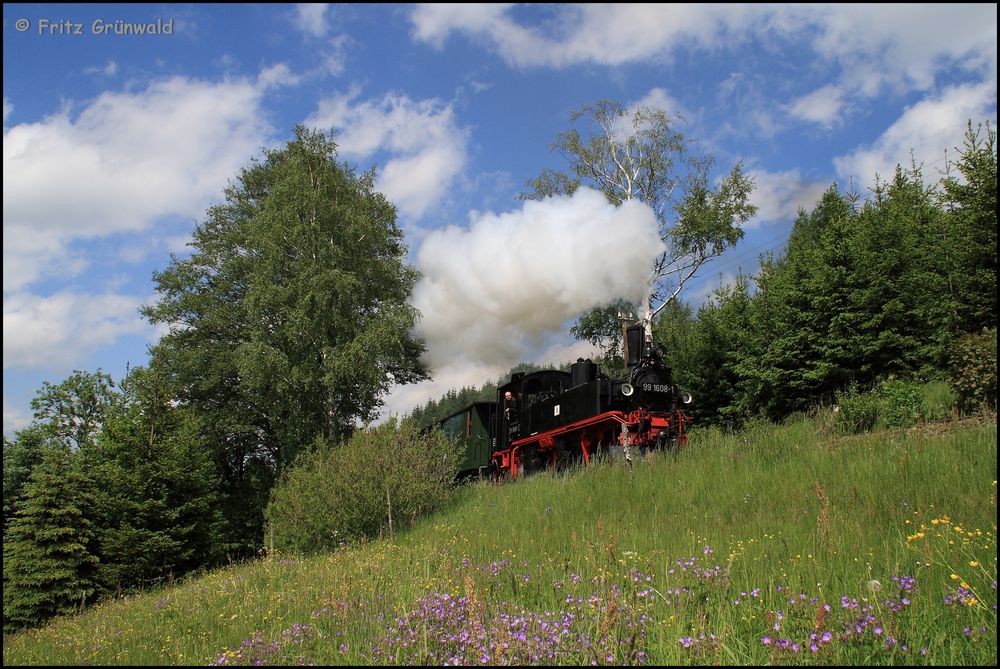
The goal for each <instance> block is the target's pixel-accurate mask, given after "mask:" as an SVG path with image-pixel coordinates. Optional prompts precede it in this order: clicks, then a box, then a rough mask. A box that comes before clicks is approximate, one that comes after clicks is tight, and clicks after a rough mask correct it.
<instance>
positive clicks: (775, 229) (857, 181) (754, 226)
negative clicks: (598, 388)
mask: <svg viewBox="0 0 1000 669" xmlns="http://www.w3.org/2000/svg"><path fill="white" fill-rule="evenodd" d="M3 12H4V28H3V29H4V40H3V49H4V55H3V68H4V72H3V88H4V90H3V105H4V124H3V132H4V168H3V169H4V223H3V236H4V238H3V256H4V277H3V294H4V298H3V300H4V352H3V360H4V413H3V415H4V419H3V425H4V433H5V434H7V435H10V434H11V433H12V431H13V430H16V429H18V428H20V427H23V426H25V425H26V424H27V423H28V422H30V419H31V411H30V400H31V398H32V397H33V396H34V394H35V392H36V390H37V389H38V388H40V387H41V384H42V382H43V381H50V382H53V383H57V382H59V381H61V380H62V379H64V378H65V377H66V376H67V375H68V374H69V373H71V372H72V370H74V369H82V370H88V371H94V370H96V369H98V368H101V369H103V370H104V371H106V372H109V373H111V374H112V375H113V376H114V377H115V378H116V379H118V378H120V377H121V375H122V374H123V373H124V371H125V366H126V364H132V365H138V364H144V363H145V361H146V360H147V354H146V350H147V347H148V346H149V345H151V344H153V343H155V341H156V339H157V337H158V336H159V335H160V334H161V333H162V331H157V330H156V329H154V328H153V327H152V326H150V325H149V324H148V323H146V322H145V321H143V320H142V319H141V318H140V317H139V315H138V313H137V308H138V307H139V306H140V305H141V304H144V303H148V302H150V301H152V300H154V299H155V294H154V291H153V284H152V281H151V275H152V273H153V272H154V271H155V270H157V269H163V268H164V267H165V266H166V264H167V262H168V259H169V254H170V253H171V252H173V253H181V254H183V253H184V252H185V243H186V242H187V241H188V240H189V238H190V233H191V231H192V229H193V228H194V225H195V223H196V222H197V221H199V220H201V219H202V217H203V214H204V211H205V209H206V207H208V206H210V205H211V204H212V203H214V202H219V201H220V200H221V199H222V190H223V188H224V187H225V185H226V184H227V183H228V181H229V180H230V179H232V178H233V177H235V175H237V174H238V172H239V169H240V168H241V167H242V166H244V165H246V164H247V163H248V162H249V160H250V159H251V158H252V157H254V156H259V155H260V153H261V149H262V147H274V146H279V145H281V144H282V143H283V142H284V141H286V140H288V139H289V137H290V136H291V131H292V128H293V127H294V125H295V124H297V123H304V124H306V125H310V126H315V127H320V128H327V129H328V128H335V129H336V131H337V133H338V135H337V141H338V143H339V145H340V157H341V158H342V159H343V160H345V161H347V162H349V163H351V164H353V165H356V166H357V167H358V168H360V169H363V170H366V169H369V168H371V167H373V166H374V167H375V168H376V169H377V171H378V179H379V181H378V185H379V188H380V189H381V190H382V191H383V192H385V193H386V194H387V195H388V196H389V198H390V199H391V200H392V201H393V202H394V203H395V204H396V205H397V208H398V212H399V219H398V220H399V223H400V225H401V227H402V229H403V230H404V231H405V232H406V235H407V240H408V243H409V248H410V260H411V261H412V262H414V263H416V264H418V266H419V267H420V269H421V270H422V271H424V273H425V274H434V275H435V276H437V275H438V274H440V280H441V281H445V280H449V279H450V280H461V281H465V282H467V283H469V284H472V285H479V284H481V283H483V282H484V281H485V280H486V276H487V275H488V274H489V273H490V272H491V271H493V270H496V269H497V268H498V267H501V268H502V267H506V265H505V263H506V262H507V260H508V259H505V258H504V257H503V255H502V254H503V249H505V248H509V247H510V243H509V242H510V239H512V237H513V235H516V234H519V233H525V234H529V236H530V232H531V230H532V229H535V230H541V228H540V227H537V226H541V225H542V223H540V222H539V221H540V220H541V219H540V218H538V217H539V216H544V215H547V214H546V213H545V212H541V211H539V210H535V209H530V208H528V207H525V205H524V203H523V202H519V201H517V200H516V195H517V193H519V192H520V191H522V190H524V184H525V181H526V180H527V179H530V178H533V177H536V176H538V174H539V173H540V172H541V170H543V169H545V168H552V169H563V168H565V167H566V165H565V163H564V162H563V160H562V158H561V157H560V156H559V155H558V154H555V153H553V152H552V151H551V150H550V148H549V147H550V145H551V143H552V141H553V140H554V139H555V137H556V136H557V134H558V133H559V132H560V131H562V130H565V129H567V128H568V127H569V116H570V114H571V112H573V111H574V110H576V109H579V108H580V107H581V106H582V105H585V104H588V103H592V102H595V101H597V100H600V99H605V98H608V99H614V100H618V101H620V102H621V103H622V104H623V105H626V106H630V107H632V106H636V105H642V104H646V105H654V106H659V107H662V108H665V109H666V110H667V111H669V112H671V113H680V114H682V115H683V116H684V118H685V119H686V122H685V124H684V125H683V126H682V127H681V129H682V130H683V131H684V133H685V134H686V135H687V136H688V137H689V138H691V139H694V140H697V142H698V146H699V147H700V148H701V150H703V151H704V152H706V153H710V154H712V155H714V156H715V158H716V160H717V164H718V166H719V172H720V174H721V173H723V172H727V171H728V170H729V168H730V167H731V166H732V165H733V164H734V163H736V162H737V161H742V163H743V164H744V167H745V169H746V170H747V171H748V172H749V173H750V174H751V175H752V176H754V178H755V179H756V182H757V189H756V191H755V193H754V197H753V201H754V203H755V204H757V206H758V207H759V208H760V212H759V214H758V216H757V217H756V218H755V219H754V220H752V221H750V222H749V223H748V224H747V226H746V229H745V232H746V234H745V237H744V239H743V241H741V242H740V244H739V245H738V246H737V248H735V249H733V250H732V251H731V252H729V253H728V254H727V255H726V256H724V257H722V258H720V259H718V260H716V261H714V262H713V263H711V264H710V265H708V266H707V267H706V268H705V269H704V270H703V271H702V273H701V275H700V276H699V277H698V278H696V279H695V280H694V281H693V282H692V283H691V284H689V287H688V289H687V293H686V299H688V300H689V301H692V302H695V303H697V302H699V301H701V300H703V299H704V296H705V295H706V294H707V293H708V292H709V291H711V290H712V289H713V288H715V287H717V286H718V285H719V283H720V282H724V281H727V280H731V279H732V277H733V276H734V275H735V274H736V272H737V271H738V270H739V269H740V268H742V269H743V270H744V271H746V272H750V273H752V272H753V271H754V270H755V269H756V266H757V256H758V255H759V254H760V253H761V252H763V251H768V250H774V251H776V252H780V251H781V249H782V247H783V244H784V240H785V237H786V236H787V234H788V231H789V229H790V226H791V222H792V220H793V218H794V216H795V214H796V211H797V210H798V209H799V208H800V207H806V208H809V207H811V206H812V205H813V204H814V203H815V201H816V199H817V197H818V196H819V194H820V193H822V191H823V190H825V189H826V188H828V187H829V186H830V184H831V183H833V182H837V183H839V184H840V185H841V186H842V187H843V188H845V189H846V188H849V187H851V186H852V185H853V188H854V189H855V190H856V191H858V192H859V193H862V194H864V193H866V192H867V191H866V189H867V187H868V186H870V185H871V183H872V181H873V178H874V176H875V174H876V173H878V174H881V175H883V176H888V175H891V173H892V170H893V168H894V166H895V164H896V163H897V162H900V161H902V162H908V161H909V160H910V156H911V151H912V156H913V157H914V159H915V160H916V161H917V162H918V163H921V164H923V165H924V170H925V173H926V174H927V175H929V176H931V175H936V174H937V171H938V170H940V169H941V168H943V167H944V165H945V160H944V156H945V150H946V149H949V150H950V149H953V147H955V146H958V145H960V144H961V136H962V134H963V131H964V128H965V123H966V121H967V120H968V119H972V120H973V121H975V122H978V121H991V122H992V123H994V124H995V123H996V96H997V92H996V81H997V33H996V19H997V8H996V5H995V4H979V5H944V4H920V5H905V4H894V5H832V6H827V5H804V6H803V5H732V4H727V5H691V6H684V5H650V4H643V5H621V4H619V5H613V6H611V5H589V4H588V5H429V6H419V5H330V6H325V5H299V6H296V5H207V6H202V5H191V4H185V5H176V6H175V5H86V4H79V5H19V4H5V5H4V9H3ZM126 24H153V25H154V26H159V27H160V34H143V35H135V34H119V33H120V32H121V30H122V28H123V27H124V26H125V25H126ZM75 33H80V34H75ZM952 155H953V152H952ZM605 213H607V212H605ZM592 220H594V219H593V217H589V216H582V218H579V219H573V218H569V219H566V221H563V222H560V224H565V225H569V226H570V227H569V228H567V230H570V231H571V230H587V228H585V227H584V226H586V225H588V224H589V222H590V221H592ZM609 220H610V219H609ZM567 221H568V222H567ZM574 221H577V222H574ZM612 224H614V222H613V221H612V222H611V223H609V225H612ZM447 226H457V228H455V227H452V228H448V227H447ZM532 226H536V227H535V228H533V227H532ZM573 226H577V227H573ZM505 230H506V231H508V232H509V233H510V234H509V235H508V236H507V238H506V242H505V235H504V231H505ZM525 231H527V232H525ZM474 233H475V234H474ZM571 236H572V235H571ZM577 237H586V238H587V239H590V240H594V239H597V238H598V237H595V236H593V235H591V234H590V233H589V232H585V233H584V234H582V235H577ZM542 239H544V235H541V234H539V241H538V242H537V244H535V245H534V246H531V245H528V246H525V247H522V248H521V251H520V256H519V261H520V262H522V263H525V262H530V266H531V268H533V269H538V268H539V267H540V266H541V265H542V264H544V263H545V260H546V258H548V259H549V260H552V259H553V258H556V256H553V248H552V247H551V246H549V245H547V244H549V243H548V242H543V241H541V240H542ZM578 241H579V240H578ZM582 241H586V239H584V240H582ZM582 241H581V243H582ZM425 243H426V249H424V246H425ZM574 243H576V242H574ZM476 244H482V245H489V244H493V245H494V246H493V247H489V248H495V249H496V252H495V255H489V254H488V255H487V256H486V257H483V258H481V259H480V261H479V262H477V263H472V262H468V260H469V259H472V258H476V257H479V256H478V255H477V253H478V251H476V252H473V251H472V250H471V249H473V247H474V246H475V245H476ZM633 246H635V245H633ZM422 249H423V252H422ZM592 251H593V249H582V250H581V251H580V252H581V253H589V252H592ZM533 254H537V257H538V259H537V260H535V256H534V255H533ZM445 257H449V258H452V259H454V258H455V257H462V258H465V259H466V260H467V262H465V263H464V264H462V263H457V264H456V263H451V261H445V260H443V258H445ZM556 259H557V258H556ZM512 262H513V261H512ZM552 262H555V261H552ZM435 263H441V264H440V265H439V264H435ZM449 263H451V264H449ZM511 267H513V265H511ZM521 276H524V275H523V274H521ZM540 280H543V281H546V282H547V285H555V284H556V283H557V282H558V281H559V279H558V278H553V277H551V276H550V277H548V278H546V277H541V279H540ZM562 297H563V294H562V293H559V294H558V295H553V297H552V299H553V300H559V299H561V298H562ZM515 302H516V300H515ZM427 304H430V303H427ZM566 304H568V305H569V307H567V308H575V307H576V306H579V305H578V304H577V303H575V302H572V301H567V302H566ZM564 306H565V304H564ZM519 308H524V309H530V310H531V314H538V313H541V312H546V311H553V313H552V314H550V315H551V318H549V319H548V320H545V319H541V320H539V321H538V322H537V323H534V324H533V326H532V327H534V329H533V330H531V331H530V332H525V333H514V330H509V329H508V330H504V332H505V333H508V334H510V333H514V334H515V335H516V336H517V337H520V338H519V339H518V345H517V346H514V347H512V348H510V350H506V351H503V352H502V353H503V355H500V354H499V353H498V354H497V355H494V356H482V357H477V354H476V347H469V346H463V344H462V343H461V342H457V341H456V340H454V339H452V340H447V339H442V340H441V341H433V342H431V343H432V344H433V347H432V348H434V350H436V351H438V352H439V355H438V359H437V361H436V363H435V364H436V366H437V369H436V370H435V371H436V374H435V380H434V381H433V382H430V383H424V384H421V385H420V386H418V387H410V388H406V389H401V390H397V391H396V392H394V393H393V394H392V395H390V397H389V398H388V402H387V410H389V411H393V412H397V411H406V410H408V409H409V408H411V407H412V406H413V405H414V403H416V402H420V401H423V400H424V399H426V398H427V397H433V396H437V395H438V394H440V393H441V392H443V391H444V390H446V389H447V388H448V387H449V386H452V385H465V384H468V385H473V384H479V383H481V382H483V381H485V380H488V379H490V378H493V377H494V376H495V375H496V374H499V373H501V372H502V371H504V369H506V368H507V367H509V364H508V362H513V361H516V360H514V358H525V359H534V360H536V361H543V362H544V361H547V360H553V361H560V360H568V359H575V357H576V356H577V354H579V353H583V352H585V351H584V349H582V348H581V347H580V346H578V345H573V342H572V341H571V340H570V339H569V338H568V336H567V333H566V314H563V313H561V312H559V311H558V310H548V309H546V306H545V305H544V304H541V305H539V304H527V303H524V304H520V305H519ZM508 315H509V314H508ZM426 316H427V314H426V313H425V317H426ZM519 320H520V321H521V322H525V319H519ZM435 322H436V323H438V324H447V323H453V322H452V321H448V320H447V317H446V316H444V315H441V316H440V318H436V319H435ZM453 325H454V327H451V328H450V330H451V331H452V337H454V328H455V327H458V328H461V327H463V325H462V323H461V322H454V323H453ZM509 327H513V326H511V324H510V323H506V324H505V325H504V328H509ZM431 330H433V328H432V329H431ZM447 331H449V327H442V328H439V330H438V331H434V332H436V334H435V336H439V335H440V336H441V337H445V334H446V332H447ZM471 334H473V335H475V334H476V333H471ZM483 336H485V334H484V335H483ZM471 340H472V341H477V340H475V338H474V337H472V338H471ZM482 341H486V340H482ZM466 343H467V342H466ZM479 348H480V349H481V348H483V347H482V346H480V347H479ZM449 350H456V351H461V356H460V357H459V359H458V360H457V361H452V362H450V363H449V362H448V361H447V359H446V358H447V356H446V355H441V353H440V352H442V351H443V352H447V351H449Z"/></svg>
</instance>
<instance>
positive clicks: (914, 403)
mask: <svg viewBox="0 0 1000 669" xmlns="http://www.w3.org/2000/svg"><path fill="white" fill-rule="evenodd" d="M837 402H838V404H837V409H836V411H837V413H836V420H835V425H836V426H837V427H838V429H839V430H840V431H841V432H844V433H847V434H857V433H861V432H869V431H871V430H874V429H876V428H882V429H892V428H900V427H911V426H913V425H916V424H918V423H927V422H931V421H937V420H944V419H946V418H948V417H950V416H951V412H952V407H954V405H955V395H954V394H953V393H951V392H950V391H949V389H948V386H947V384H945V383H943V382H940V381H931V382H928V383H919V382H917V381H913V380H906V379H886V380H884V381H881V382H880V383H879V384H877V385H876V386H875V387H874V388H873V389H871V390H867V391H865V390H860V389H859V388H858V386H857V385H852V386H851V387H850V388H848V389H847V390H846V391H844V392H841V393H838V394H837Z"/></svg>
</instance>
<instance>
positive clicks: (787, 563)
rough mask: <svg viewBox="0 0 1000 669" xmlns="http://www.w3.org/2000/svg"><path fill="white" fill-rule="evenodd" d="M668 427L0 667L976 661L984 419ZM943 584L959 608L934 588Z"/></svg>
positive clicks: (68, 635)
mask: <svg viewBox="0 0 1000 669" xmlns="http://www.w3.org/2000/svg"><path fill="white" fill-rule="evenodd" d="M690 436H691V441H690V442H689V445H688V448H687V449H685V450H683V451H682V452H681V453H679V454H676V455H674V454H669V455H668V454H660V455H655V456H653V457H652V458H651V459H649V460H646V459H642V460H641V461H640V460H637V461H636V462H635V463H634V466H633V468H632V469H631V470H630V469H627V468H626V467H624V466H623V463H622V462H617V463H607V464H602V465H598V466H592V467H587V468H585V469H583V470H579V471H577V472H575V473H573V474H572V475H559V476H551V475H548V474H541V475H538V476H535V477H531V478H528V479H523V480H519V481H517V482H516V483H515V484H513V485H503V486H496V485H472V486H463V487H462V488H461V489H460V491H459V492H458V493H457V494H456V498H455V499H454V500H453V503H449V505H448V506H447V508H446V509H444V510H443V511H442V512H441V513H439V514H436V515H435V516H434V517H433V518H429V519H427V520H426V521H425V522H419V523H418V525H417V527H415V528H413V529H412V530H411V531H408V532H406V534H405V535H403V536H398V537H396V538H395V540H393V541H388V540H384V541H375V542H369V543H366V544H363V545H358V546H352V547H350V548H349V549H346V550H338V551H335V552H331V553H325V554H322V555H317V556H314V557H304V558H298V557H295V556H281V558H280V559H264V560H255V561H252V562H248V563H245V564H240V565H232V566H227V567H225V568H222V569H219V570H216V571H213V572H211V573H208V574H205V575H204V576H200V577H198V578H192V579H190V580H187V581H185V582H181V583H176V584H174V585H173V586H172V587H167V588H163V589H160V590H158V591H156V592H151V593H147V594H144V595H139V596H136V597H131V598H129V599H127V600H124V601H116V602H111V603H108V604H107V605H101V606H98V607H97V608H95V609H94V610H93V611H91V613H90V614H89V615H87V616H83V617H77V618H73V619H66V620H58V621H55V622H54V623H53V624H52V625H50V626H47V627H46V628H45V629H42V630H38V631H37V632H29V633H27V634H15V635H10V636H7V637H5V639H4V648H3V653H4V664H5V665H10V666H17V665H34V666H48V665H57V666H59V665H71V666H72V665H77V666H78V665H116V666H117V665H139V666H146V665H154V666H177V665H199V664H200V665H206V664H210V663H214V664H219V665H221V664H226V665H229V666H232V665H234V664H241V665H247V664H251V663H253V662H254V661H255V660H257V659H259V660H262V661H265V662H268V661H269V662H272V663H273V662H278V663H283V664H309V663H310V662H311V663H315V664H316V665H319V666H371V665H392V666H398V665H405V664H407V663H411V664H414V663H415V664H421V663H424V662H431V661H434V662H436V663H438V664H443V663H444V662H445V660H447V659H449V657H452V656H455V655H457V653H455V652H454V651H455V650H458V649H459V647H460V645H462V644H464V647H465V649H466V651H467V652H466V654H465V655H464V659H463V660H462V662H463V663H465V664H483V665H485V664H490V665H497V664H501V663H504V662H510V663H511V664H517V663H518V662H516V661H515V660H514V659H512V658H515V657H517V658H520V659H521V661H520V664H532V663H538V664H550V665H551V664H555V665H580V664H584V665H585V664H589V663H590V662H591V661H596V662H598V664H621V665H629V664H631V665H635V664H640V663H641V664H643V665H649V666H681V665H683V666H688V665H696V666H706V665H716V664H718V665H725V666H732V665H737V666H770V665H780V666H790V665H794V666H801V665H806V666H826V667H830V666H873V665H876V666H900V665H922V666H924V665H927V666H979V665H987V666H993V665H994V664H996V656H997V652H996V649H997V638H996V634H995V632H994V629H995V624H996V612H995V611H994V610H993V609H992V605H993V604H995V602H996V592H995V591H994V590H993V589H992V582H993V581H995V580H996V559H997V552H996V529H995V528H994V527H993V526H994V525H995V522H996V486H995V484H994V483H993V481H994V480H995V479H996V453H997V449H996V443H997V439H996V438H997V431H996V423H995V422H994V421H991V420H989V419H984V420H978V421H966V422H963V423H957V424H954V425H949V426H948V428H947V429H944V430H943V429H940V427H938V426H935V427H934V428H932V429H926V430H913V431H910V432H907V433H906V434H900V433H898V432H889V433H879V434H869V435H863V436H861V437H856V438H850V439H840V438H837V437H835V436H832V435H826V434H824V435H819V434H818V430H817V425H816V424H815V423H814V422H812V421H800V422H796V423H790V424H787V425H782V426H774V425H766V424H763V423H759V422H756V423H755V424H754V426H753V429H752V430H747V431H740V432H736V433H732V434H729V433H724V432H723V431H722V430H719V429H716V428H711V429H700V428H699V429H696V430H695V431H694V432H692V433H691V435H690ZM665 482H670V483H671V484H670V485H665ZM946 518H950V521H947V520H945V519H946ZM924 525H925V526H926V527H922V526H924ZM959 526H960V529H959ZM918 534H924V535H926V536H922V537H914V538H913V539H912V540H911V539H910V537H911V536H914V535H918ZM951 574H955V575H956V576H957V577H958V578H957V579H953V578H952V576H951ZM902 580H905V581H906V582H908V583H910V584H911V585H909V586H907V588H908V590H907V591H903V589H902V588H901V587H900V585H901V584H900V581H902ZM966 583H967V584H968V585H965V584H966ZM958 587H963V588H967V589H969V590H973V591H974V592H975V596H976V600H977V601H976V603H975V604H974V605H973V604H972V603H971V602H970V601H969V599H968V598H965V601H964V602H959V601H952V603H951V604H949V603H948V602H949V600H948V599H946V597H948V596H949V595H950V596H951V600H956V599H957V595H958V594H960V593H959V591H958V590H957V588H958ZM800 595H801V596H800ZM901 595H906V597H907V598H908V599H907V601H905V602H904V601H901V597H900V596H901ZM842 598H844V599H842ZM842 603H843V605H842ZM824 604H828V605H829V607H830V610H829V611H826V608H825V607H824ZM855 607H856V608H855ZM862 608H864V611H860V609H862ZM779 612H780V613H779ZM875 622H877V623H878V627H877V628H876V626H875V624H874V623H875ZM775 624H778V625H779V626H780V628H781V629H780V630H775V629H774V626H775ZM855 626H861V627H862V629H863V631H864V633H863V634H858V633H857V632H856V630H857V627H855ZM879 628H881V629H879ZM964 628H968V632H966V631H965V629H964ZM120 631H124V633H122V634H119V633H118V632H120ZM411 631H412V632H413V635H412V636H411V635H410V632H411ZM825 631H830V632H831V636H832V639H831V640H830V642H829V643H823V642H822V641H821V642H820V644H819V648H818V649H817V651H816V652H813V651H812V650H811V649H810V648H809V644H810V641H811V639H810V635H811V634H815V635H816V637H819V636H820V635H821V634H823V633H824V632H825ZM846 631H851V632H852V633H851V634H850V635H848V634H846ZM521 632H524V634H523V635H522V634H521ZM547 632H551V633H547ZM880 632H881V633H880ZM890 635H891V638H892V640H895V644H890V643H886V641H887V640H888V639H889V637H890ZM522 636H523V637H524V638H523V639H522V638H521V637H522ZM764 636H768V637H770V638H771V641H772V643H771V644H770V645H768V644H767V643H766V642H765V641H764V639H763V637H764ZM779 638H780V639H785V640H788V642H794V643H796V644H798V645H799V646H800V649H799V652H798V653H793V652H792V651H791V650H790V649H787V648H785V649H781V648H778V647H776V646H775V644H774V643H773V642H774V641H777V640H778V639H779ZM550 640H551V641H552V644H551V645H550V646H548V648H546V647H545V646H544V644H547V642H549V641H550ZM507 642H509V646H508V647H507V648H503V643H507ZM584 642H586V643H584ZM686 642H687V643H690V644H691V646H690V647H687V646H685V643H686ZM480 644H482V645H481V646H480ZM490 644H495V646H490ZM475 646H480V647H479V648H476V647H475ZM903 646H905V648H904V647H903ZM483 648H485V649H486V651H487V654H486V655H484V654H483V651H482V649H483ZM549 648H551V649H552V650H553V651H554V652H553V656H552V657H548V655H547V653H545V652H535V653H534V654H533V655H534V657H529V656H528V653H527V652H524V651H530V650H535V651H538V650H542V651H545V650H548V649H549ZM376 650H378V651H379V653H377V654H376V652H375V651H376ZM473 650H475V651H477V652H476V653H475V654H473V653H472V652H471V651H473ZM387 651H388V652H387ZM597 651H600V653H601V654H597ZM924 651H926V654H924ZM639 652H642V653H643V655H639V654H638V653H639ZM432 653H433V654H434V655H433V656H432ZM445 653H447V655H446V654H445ZM516 653H522V654H518V655H515V654H516ZM585 653H592V654H590V655H589V656H588V655H585ZM605 653H606V654H605ZM390 654H391V655H393V657H392V658H391V659H390V658H389V655H390ZM608 657H610V658H611V659H608ZM428 658H433V659H431V660H429V659H428ZM535 658H537V659H535Z"/></svg>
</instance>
